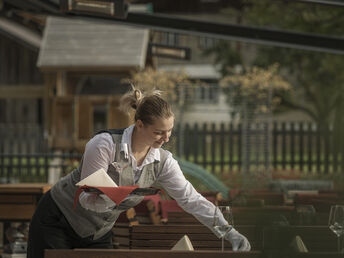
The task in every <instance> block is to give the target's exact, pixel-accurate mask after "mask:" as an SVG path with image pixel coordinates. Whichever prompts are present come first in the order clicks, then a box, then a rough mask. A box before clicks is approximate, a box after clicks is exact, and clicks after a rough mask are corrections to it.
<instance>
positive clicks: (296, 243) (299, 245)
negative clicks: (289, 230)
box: [290, 236, 308, 253]
mask: <svg viewBox="0 0 344 258" xmlns="http://www.w3.org/2000/svg"><path fill="white" fill-rule="evenodd" d="M290 247H291V248H292V249H293V250H294V251H296V252H299V253H307V252H308V249H307V247H306V245H305V244H304V243H303V241H302V239H301V237H300V236H295V237H294V239H293V240H292V242H291V243H290Z"/></svg>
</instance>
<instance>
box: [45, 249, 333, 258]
mask: <svg viewBox="0 0 344 258" xmlns="http://www.w3.org/2000/svg"><path fill="white" fill-rule="evenodd" d="M260 256H261V253H260V252H232V251H225V252H221V251H170V250H143V249H139V250H121V249H117V250H116V249H115V250H105V249H97V250H94V249H74V250H45V256H44V257H45V258H61V257H63V258H79V257H83V258H153V257H159V258H190V257H192V258H209V257H216V258H228V257H231V258H258V257H260ZM331 258H332V257H331ZM336 258H337V257H336Z"/></svg>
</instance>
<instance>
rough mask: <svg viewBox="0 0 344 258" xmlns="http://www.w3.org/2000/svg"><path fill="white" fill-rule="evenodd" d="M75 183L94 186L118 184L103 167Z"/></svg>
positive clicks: (113, 185) (115, 185)
mask: <svg viewBox="0 0 344 258" xmlns="http://www.w3.org/2000/svg"><path fill="white" fill-rule="evenodd" d="M75 185H77V186H83V185H87V186H93V187H117V184H116V183H115V182H114V181H113V180H112V179H111V177H110V176H109V175H108V174H107V173H106V172H105V170H104V169H103V168H101V169H99V170H97V171H96V172H94V173H92V174H91V175H89V176H88V177H86V178H84V179H82V180H80V181H79V182H78V183H76V184H75Z"/></svg>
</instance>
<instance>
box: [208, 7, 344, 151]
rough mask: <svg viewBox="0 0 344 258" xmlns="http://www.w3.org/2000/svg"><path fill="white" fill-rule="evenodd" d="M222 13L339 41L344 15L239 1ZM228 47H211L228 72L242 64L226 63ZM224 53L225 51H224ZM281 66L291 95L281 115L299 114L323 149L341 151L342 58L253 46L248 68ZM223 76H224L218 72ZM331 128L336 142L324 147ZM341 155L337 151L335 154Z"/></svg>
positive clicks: (246, 21) (337, 10)
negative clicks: (317, 135)
mask: <svg viewBox="0 0 344 258" xmlns="http://www.w3.org/2000/svg"><path fill="white" fill-rule="evenodd" d="M240 2H241V5H240V6H241V8H238V7H237V5H236V6H234V7H233V8H229V9H227V10H224V12H225V13H226V12H227V13H228V14H230V15H232V17H240V19H239V18H237V19H236V20H237V21H238V20H239V21H240V22H241V24H245V25H250V26H261V27H266V28H272V29H277V28H278V29H283V30H289V31H294V32H302V33H313V34H323V35H329V36H335V37H341V36H342V35H344V27H343V26H341V25H342V24H343V22H344V9H343V8H336V7H333V6H324V5H317V4H313V5H312V4H305V3H296V2H295V1H269V0H260V1H255V0H242V1H240ZM238 44H239V43H237V44H236V45H234V44H233V43H232V42H231V43H229V42H227V43H221V45H219V46H217V47H214V49H213V50H209V51H215V55H216V56H217V57H218V58H219V60H220V61H217V63H218V64H220V65H222V68H221V70H222V71H228V70H229V69H228V67H233V66H234V65H233V63H234V62H236V64H241V65H242V66H243V67H245V66H244V64H243V62H241V63H240V58H236V59H233V61H232V63H230V62H229V61H228V59H230V58H231V57H232V52H233V51H235V50H236V49H238V46H237V45H238ZM226 48H230V49H231V50H228V49H226ZM274 63H278V64H279V65H280V71H281V73H280V75H281V76H283V77H284V78H285V79H286V80H288V81H289V82H290V84H291V85H292V86H293V90H292V91H289V92H284V93H283V94H281V95H279V97H280V98H281V100H282V101H281V107H283V108H281V109H280V110H288V109H289V110H290V109H293V110H299V111H302V112H304V113H305V114H307V115H308V116H309V117H311V118H312V119H313V120H314V121H315V122H316V123H317V125H318V127H319V128H320V129H321V131H322V132H323V138H324V139H325V141H326V145H327V148H334V149H337V151H343V148H341V147H340V146H342V145H344V136H343V134H344V130H343V128H344V116H343V112H344V105H343V104H342V103H343V102H344V73H342V72H341V70H342V68H343V67H344V56H343V55H336V54H328V53H321V52H315V51H306V50H298V49H291V48H282V47H271V46H269V47H268V46H261V45H259V46H258V45H257V55H256V58H255V61H254V62H253V64H252V65H255V66H259V67H269V66H270V65H271V64H274ZM223 74H224V75H225V72H223ZM330 126H333V128H334V134H335V135H336V136H337V138H336V139H335V141H334V142H332V143H331V142H329V141H328V139H327V138H328V134H329V127H330ZM340 149H341V150H340Z"/></svg>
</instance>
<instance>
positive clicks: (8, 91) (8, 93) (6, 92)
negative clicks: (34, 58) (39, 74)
mask: <svg viewBox="0 0 344 258" xmlns="http://www.w3.org/2000/svg"><path fill="white" fill-rule="evenodd" d="M43 97H44V87H43V85H31V84H28V85H25V84H21V85H19V86H9V85H0V99H40V98H43Z"/></svg>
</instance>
